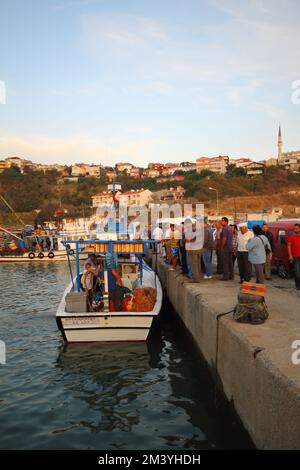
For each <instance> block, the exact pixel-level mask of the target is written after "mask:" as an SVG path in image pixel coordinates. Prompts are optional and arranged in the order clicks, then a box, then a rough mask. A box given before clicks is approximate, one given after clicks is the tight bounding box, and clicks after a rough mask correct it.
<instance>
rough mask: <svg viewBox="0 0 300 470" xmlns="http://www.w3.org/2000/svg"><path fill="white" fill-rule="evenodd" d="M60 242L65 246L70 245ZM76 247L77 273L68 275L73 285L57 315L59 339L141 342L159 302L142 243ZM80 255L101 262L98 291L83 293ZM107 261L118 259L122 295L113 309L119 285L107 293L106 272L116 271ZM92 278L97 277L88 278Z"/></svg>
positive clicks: (156, 283) (91, 242)
mask: <svg viewBox="0 0 300 470" xmlns="http://www.w3.org/2000/svg"><path fill="white" fill-rule="evenodd" d="M151 242H152V243H154V244H155V242H153V241H151ZM65 244H66V245H67V244H70V241H68V242H65ZM75 244H76V250H75V257H76V275H75V276H74V277H73V275H72V271H71V277H72V282H71V283H70V284H69V286H68V287H67V288H66V290H65V292H64V294H63V297H62V300H61V302H60V304H59V307H58V310H57V313H56V320H57V325H58V328H59V329H60V331H61V333H62V336H63V338H64V340H65V341H66V342H69V343H70V342H102V341H103V342H110V341H118V342H119V341H145V340H146V339H147V337H148V334H149V331H150V328H151V325H152V323H153V320H154V318H155V317H157V315H158V314H159V312H160V309H161V304H162V299H163V294H162V288H161V285H160V281H159V279H158V276H157V274H156V273H155V272H154V271H153V270H152V269H151V268H150V267H149V266H148V265H147V264H146V263H145V262H144V260H143V255H144V254H145V252H146V249H147V242H145V241H136V240H135V241H132V240H131V241H113V240H109V241H108V240H107V241H103V240H89V241H84V242H82V244H83V245H85V249H83V250H82V251H79V243H78V242H75ZM83 253H85V254H86V255H89V257H91V256H94V255H97V256H98V258H100V263H102V268H103V269H102V268H101V270H100V277H99V279H100V280H101V282H100V286H101V288H100V289H98V290H97V287H96V288H95V289H94V287H93V288H92V289H90V290H88V292H87V289H85V290H83V284H84V283H83V282H82V279H83V273H82V272H81V270H80V264H79V258H78V255H79V254H81V255H82V254H83ZM110 259H113V260H114V262H116V260H117V263H118V269H119V270H120V279H121V281H122V283H121V285H120V286H119V294H120V293H122V295H123V299H122V301H121V302H120V303H119V304H118V308H116V305H117V301H116V290H118V286H117V289H112V288H111V285H110V281H109V279H110V278H111V277H112V275H111V272H113V271H116V269H117V268H114V267H111V265H110ZM101 260H102V261H101ZM87 264H89V263H87ZM114 275H116V276H117V274H115V273H114ZM92 277H98V275H97V276H96V275H94V274H93V276H92ZM96 282H98V281H96ZM125 285H127V287H125ZM93 286H94V283H93ZM126 289H127V290H126ZM93 290H94V292H91V291H93ZM97 294H98V295H97ZM118 299H119V300H120V297H118Z"/></svg>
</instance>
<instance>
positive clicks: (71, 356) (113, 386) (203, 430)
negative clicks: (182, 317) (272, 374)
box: [56, 324, 250, 449]
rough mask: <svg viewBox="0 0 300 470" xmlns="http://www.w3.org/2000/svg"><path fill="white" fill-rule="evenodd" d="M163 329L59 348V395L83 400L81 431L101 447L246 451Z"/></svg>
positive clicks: (208, 386) (203, 375)
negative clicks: (143, 337) (130, 338)
mask: <svg viewBox="0 0 300 470" xmlns="http://www.w3.org/2000/svg"><path fill="white" fill-rule="evenodd" d="M164 327H165V326H164V325H163V324H160V325H158V328H157V330H156V333H155V334H152V336H151V340H150V341H149V342H148V343H124V344H117V343H115V344H93V345H91V344H87V345H78V344H74V345H68V346H64V347H62V348H61V350H60V353H59V356H58V358H57V364H56V366H57V367H58V368H60V369H63V371H64V373H65V374H68V380H67V381H66V375H65V379H64V382H65V387H66V384H67V389H66V390H65V392H66V394H67V395H68V396H70V394H71V395H72V396H73V398H74V399H76V400H78V399H79V400H80V401H84V402H85V403H86V405H87V407H88V409H89V414H90V413H92V415H93V419H92V420H88V419H85V420H84V422H82V423H81V424H82V426H84V427H87V428H89V430H90V431H92V432H94V433H98V434H99V435H100V436H101V441H102V439H104V442H106V446H107V445H108V448H110V445H111V441H113V442H114V443H115V444H114V446H113V447H116V443H117V447H118V448H128V444H129V442H131V446H132V445H133V444H134V448H157V449H166V448H184V449H212V448H245V447H249V445H250V443H249V440H248V438H247V436H246V435H245V433H244V432H240V431H241V430H240V427H239V426H238V425H237V423H235V422H234V421H232V417H231V416H228V413H227V415H226V418H225V419H224V417H222V416H221V415H220V414H219V412H218V411H217V410H215V409H214V407H213V393H212V392H213V389H212V382H211V381H210V380H208V377H207V372H204V370H202V369H201V368H200V369H199V373H197V371H196V369H195V359H193V358H192V356H191V357H189V355H188V353H187V352H184V351H183V350H181V349H180V347H178V344H176V341H175V340H174V338H173V337H172V335H171V334H170V332H169V331H167V330H165V329H164ZM95 413H96V414H95ZM228 431H230V432H229V433H228ZM107 433H110V435H109V439H108V440H107V437H108V435H107ZM102 442H103V441H102ZM145 446H146V447H145ZM104 448H107V447H104ZM131 448H133V447H131Z"/></svg>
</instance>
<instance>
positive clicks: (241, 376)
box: [153, 258, 300, 449]
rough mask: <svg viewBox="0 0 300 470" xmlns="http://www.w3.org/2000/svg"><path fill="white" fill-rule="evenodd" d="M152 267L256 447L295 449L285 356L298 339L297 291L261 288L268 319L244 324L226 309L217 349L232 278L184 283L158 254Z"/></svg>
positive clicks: (294, 397)
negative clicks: (154, 268) (215, 372)
mask: <svg viewBox="0 0 300 470" xmlns="http://www.w3.org/2000/svg"><path fill="white" fill-rule="evenodd" d="M154 265H155V259H154V258H153V267H154ZM157 272H158V275H159V277H160V280H161V283H162V285H163V287H164V288H165V290H166V293H167V295H168V298H169V299H170V301H171V303H172V305H173V307H174V309H175V310H176V312H177V313H178V315H179V316H180V317H181V319H182V321H183V322H184V324H185V326H186V328H187V329H188V331H189V332H190V333H191V335H192V337H193V338H194V341H195V343H196V345H197V347H198V348H199V350H200V352H201V354H202V355H203V357H204V358H205V360H206V361H207V363H208V364H209V365H210V366H211V367H212V368H213V369H214V370H215V369H216V364H217V373H218V377H219V381H220V384H221V386H222V388H223V391H224V393H225V396H226V397H227V399H228V400H229V401H230V402H232V404H233V406H234V408H235V410H236V412H237V413H238V415H239V417H240V419H241V421H242V423H243V425H244V427H245V428H246V429H247V431H248V432H249V434H250V436H251V437H252V439H253V442H254V443H255V445H256V446H257V448H259V449H300V365H294V364H293V363H292V360H291V356H292V353H293V352H294V350H293V349H292V347H291V345H292V343H293V341H294V340H297V339H300V298H298V297H297V296H295V295H293V294H290V293H288V292H283V291H281V290H280V289H278V288H275V287H267V293H266V302H267V305H268V310H269V313H270V316H269V319H268V320H267V321H266V322H265V323H264V324H262V325H249V324H241V323H237V322H236V321H234V320H233V318H232V314H230V315H226V316H224V317H221V318H220V319H219V332H218V348H217V315H218V314H220V313H223V312H227V311H229V310H231V309H232V308H233V307H234V306H235V304H236V301H237V294H238V291H239V284H238V282H237V281H227V282H222V281H219V280H217V279H212V280H204V279H203V280H201V282H200V283H197V284H196V283H189V282H188V280H187V278H186V277H185V276H183V275H181V274H179V273H178V272H177V271H171V270H169V265H167V264H166V263H165V262H164V261H163V260H162V259H160V258H159V259H158V260H157ZM217 350H218V354H217V355H216V351H217Z"/></svg>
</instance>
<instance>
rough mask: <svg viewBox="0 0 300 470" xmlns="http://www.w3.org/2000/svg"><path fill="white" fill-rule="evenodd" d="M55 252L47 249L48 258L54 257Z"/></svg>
mask: <svg viewBox="0 0 300 470" xmlns="http://www.w3.org/2000/svg"><path fill="white" fill-rule="evenodd" d="M54 256H55V254H54V253H53V251H49V253H48V258H50V259H52V258H54Z"/></svg>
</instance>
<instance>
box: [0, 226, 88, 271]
mask: <svg viewBox="0 0 300 470" xmlns="http://www.w3.org/2000/svg"><path fill="white" fill-rule="evenodd" d="M0 232H2V233H4V234H5V235H6V236H7V237H8V239H7V240H6V242H5V243H3V242H2V243H0V263H9V262H27V263H28V262H30V263H37V262H38V263H40V262H54V261H66V260H67V259H68V255H67V253H66V249H65V247H64V245H63V242H64V241H65V240H66V239H67V238H70V236H67V235H70V234H58V233H52V232H48V231H47V230H33V229H32V230H31V231H30V232H26V230H25V229H23V230H19V231H18V232H17V233H13V232H11V231H9V230H7V229H5V228H4V227H0ZM77 239H78V241H80V240H81V239H79V237H77ZM8 240H9V241H8ZM74 252H75V244H74V243H72V244H71V245H70V247H69V251H68V253H69V255H73V254H74Z"/></svg>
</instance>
